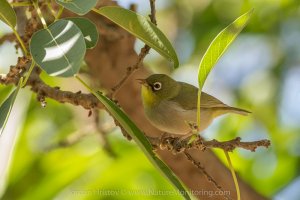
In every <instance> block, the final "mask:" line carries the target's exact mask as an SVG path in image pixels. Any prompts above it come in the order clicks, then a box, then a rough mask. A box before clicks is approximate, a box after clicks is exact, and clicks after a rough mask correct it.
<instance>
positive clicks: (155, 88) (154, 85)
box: [153, 82, 161, 91]
mask: <svg viewBox="0 0 300 200" xmlns="http://www.w3.org/2000/svg"><path fill="white" fill-rule="evenodd" d="M153 89H154V90H156V91H157V90H160V89H161V83H160V82H155V83H154V84H153Z"/></svg>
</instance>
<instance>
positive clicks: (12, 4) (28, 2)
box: [10, 1, 32, 7]
mask: <svg viewBox="0 0 300 200" xmlns="http://www.w3.org/2000/svg"><path fill="white" fill-rule="evenodd" d="M10 5H11V6H12V7H24V6H32V3H31V2H30V1H24V2H14V3H11V4H10Z"/></svg>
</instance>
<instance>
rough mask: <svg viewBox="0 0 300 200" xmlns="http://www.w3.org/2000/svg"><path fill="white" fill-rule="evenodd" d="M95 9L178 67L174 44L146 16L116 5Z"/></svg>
mask: <svg viewBox="0 0 300 200" xmlns="http://www.w3.org/2000/svg"><path fill="white" fill-rule="evenodd" d="M94 11H95V12H97V13H99V14H100V15H103V16H105V17H107V18H108V19H110V20H111V21H113V22H114V23H116V24H118V25H119V26H121V27H122V28H124V29H125V30H127V31H128V32H130V33H131V34H133V35H134V36H136V37H137V38H139V39H140V40H142V41H143V42H144V43H146V44H147V45H149V46H150V47H151V48H153V49H155V50H156V51H157V52H158V53H160V54H161V55H162V56H164V57H165V58H167V59H168V60H173V62H174V67H175V68H177V67H178V65H179V61H178V57H177V54H176V52H175V50H174V48H173V46H172V44H171V43H170V41H169V40H168V38H167V37H166V36H165V35H164V34H163V33H162V32H161V31H160V30H159V29H158V28H157V27H156V26H155V25H154V24H153V23H152V22H151V21H149V20H148V19H147V18H146V17H144V16H142V15H139V14H137V13H135V12H133V11H131V10H127V9H124V8H121V7H116V6H105V7H102V8H100V9H99V10H94Z"/></svg>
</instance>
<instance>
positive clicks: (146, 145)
mask: <svg viewBox="0 0 300 200" xmlns="http://www.w3.org/2000/svg"><path fill="white" fill-rule="evenodd" d="M94 95H95V96H96V97H97V98H98V99H99V100H100V101H101V103H103V105H104V106H105V107H106V108H107V110H108V111H109V112H110V113H111V115H112V116H113V117H114V118H115V119H116V120H117V121H118V122H119V123H120V125H121V126H122V127H123V128H124V130H125V131H126V132H127V133H128V134H129V135H130V136H131V137H132V138H133V139H134V141H135V142H136V143H137V144H138V146H139V147H140V148H141V149H142V151H143V152H144V154H145V155H146V156H147V157H148V159H149V160H150V161H151V163H152V164H153V165H154V166H155V167H156V168H157V169H158V170H159V171H160V172H161V173H162V174H163V175H165V177H166V178H167V179H168V180H169V181H170V182H171V183H172V184H173V185H174V186H175V187H176V188H177V189H178V190H179V191H180V193H181V194H182V195H183V196H184V198H185V199H190V196H189V195H188V194H189V193H188V192H187V190H186V189H185V187H184V186H183V185H182V183H181V182H180V181H179V179H178V178H177V177H176V175H175V174H174V173H173V172H172V170H170V168H169V167H168V166H167V165H166V164H165V163H164V162H163V161H161V160H160V159H159V158H158V157H157V156H156V154H155V153H154V152H153V151H152V146H151V144H150V142H149V141H148V139H147V138H146V136H145V135H144V133H142V131H140V130H139V128H138V127H137V126H136V125H135V124H134V123H133V122H132V121H131V119H130V118H129V117H128V116H127V115H126V114H125V113H124V112H123V111H122V110H121V109H120V108H119V107H118V106H117V105H116V104H115V103H114V102H112V101H111V100H110V99H108V98H107V97H105V96H104V95H102V94H101V93H100V92H96V93H94Z"/></svg>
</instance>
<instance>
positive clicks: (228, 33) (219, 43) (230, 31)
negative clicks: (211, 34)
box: [198, 9, 253, 90]
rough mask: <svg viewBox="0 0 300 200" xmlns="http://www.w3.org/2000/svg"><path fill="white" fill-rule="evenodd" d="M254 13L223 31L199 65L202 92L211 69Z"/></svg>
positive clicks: (251, 11)
mask: <svg viewBox="0 0 300 200" xmlns="http://www.w3.org/2000/svg"><path fill="white" fill-rule="evenodd" d="M252 13H253V9H252V10H250V11H248V12H246V13H245V14H243V15H242V16H240V17H239V18H237V19H236V20H235V21H234V22H232V23H231V24H230V25H229V26H227V27H226V28H225V29H223V30H222V31H221V32H220V33H219V34H218V35H217V36H216V37H215V39H214V40H213V41H212V42H211V44H210V45H209V47H208V49H207V50H206V52H205V54H204V56H203V58H202V60H201V62H200V65H199V71H198V82H199V88H200V90H201V89H202V88H203V85H204V82H205V80H206V78H207V76H208V74H209V72H210V71H211V69H212V68H213V67H214V66H215V65H216V63H217V62H218V60H219V59H220V58H221V56H222V55H223V54H224V52H225V51H226V49H227V48H228V47H229V45H230V44H231V43H232V42H233V41H234V39H235V38H236V37H237V36H238V34H239V33H240V32H241V31H242V30H243V28H244V27H245V26H246V24H247V23H248V21H249V19H250V17H251V15H252Z"/></svg>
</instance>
